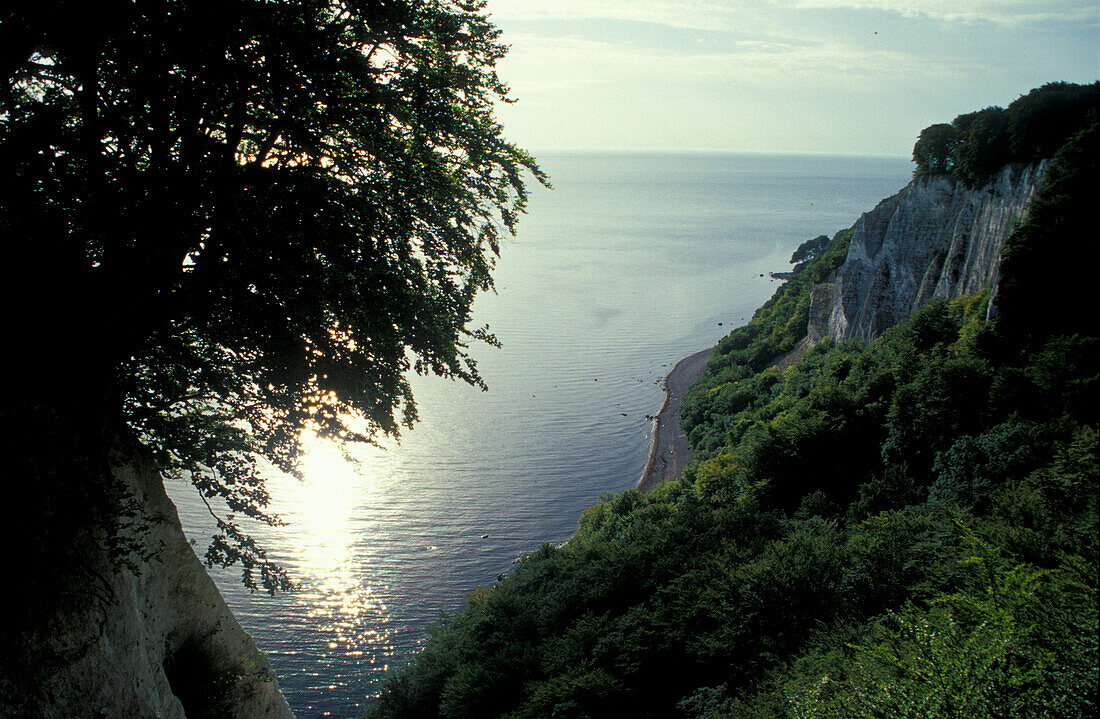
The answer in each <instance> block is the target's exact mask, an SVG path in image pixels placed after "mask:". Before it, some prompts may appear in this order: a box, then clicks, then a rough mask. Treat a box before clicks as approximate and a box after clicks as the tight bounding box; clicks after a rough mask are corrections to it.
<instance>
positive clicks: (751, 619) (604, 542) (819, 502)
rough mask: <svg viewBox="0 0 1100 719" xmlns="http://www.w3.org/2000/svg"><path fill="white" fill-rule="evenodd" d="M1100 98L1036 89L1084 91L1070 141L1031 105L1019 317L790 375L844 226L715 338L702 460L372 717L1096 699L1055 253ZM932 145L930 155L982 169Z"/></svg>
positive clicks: (440, 657) (928, 322)
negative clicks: (1031, 179) (1040, 179)
mask: <svg viewBox="0 0 1100 719" xmlns="http://www.w3.org/2000/svg"><path fill="white" fill-rule="evenodd" d="M1096 88H1097V86H1096V85H1093V86H1090V87H1085V88H1076V89H1075V87H1074V86H1064V85H1050V86H1045V87H1044V88H1041V89H1040V90H1036V91H1034V92H1033V93H1031V95H1029V96H1026V98H1030V99H1028V100H1027V102H1028V103H1031V106H1035V107H1042V106H1044V99H1051V98H1054V99H1057V98H1059V97H1065V96H1066V95H1067V94H1068V95H1073V94H1074V93H1077V94H1076V95H1074V97H1077V96H1078V95H1080V96H1084V97H1086V98H1087V101H1084V102H1080V103H1077V104H1074V105H1073V108H1074V109H1073V115H1072V118H1067V117H1065V116H1063V115H1059V121H1058V128H1056V129H1057V133H1060V134H1057V137H1056V138H1055V139H1056V142H1055V141H1054V140H1052V139H1051V136H1050V134H1049V133H1048V132H1047V130H1050V123H1049V122H1047V120H1044V119H1043V118H1045V117H1046V115H1045V114H1043V113H1035V114H1034V118H1035V119H1034V122H1037V123H1039V122H1044V123H1046V125H1045V126H1044V127H1045V130H1044V133H1041V135H1042V137H1041V141H1042V144H1041V146H1040V145H1037V146H1036V148H1028V147H1025V146H1024V145H1020V146H1019V147H1018V148H1016V149H1017V150H1019V152H1020V153H1023V154H1021V155H1020V157H1025V156H1026V160H1027V161H1031V160H1034V159H1040V158H1052V160H1053V161H1052V163H1051V167H1050V170H1049V172H1048V174H1047V176H1046V180H1045V183H1044V186H1043V190H1042V193H1041V195H1040V197H1039V199H1037V200H1036V201H1035V202H1034V203H1033V205H1032V207H1031V209H1030V212H1029V216H1028V218H1027V220H1026V221H1025V222H1024V223H1022V224H1021V225H1020V226H1019V227H1018V228H1017V230H1016V231H1015V232H1014V233H1013V235H1012V237H1011V238H1010V240H1009V242H1008V246H1007V247H1006V250H1005V255H1004V260H1003V265H1002V270H1003V274H1002V280H1001V283H1000V286H999V288H998V293H997V300H996V301H997V305H998V309H999V314H998V313H989V312H987V308H988V303H989V298H990V296H991V294H992V289H993V288H989V289H987V290H986V291H984V292H982V293H978V294H976V295H970V296H966V297H962V298H960V299H958V300H953V301H950V302H945V301H934V302H932V303H930V304H928V305H926V306H925V307H924V308H922V309H921V310H919V311H918V312H916V313H914V314H913V315H912V316H911V317H910V318H909V319H908V320H907V321H906V322H904V323H902V324H900V325H898V326H897V327H894V328H893V329H891V330H889V331H887V332H885V333H884V334H883V335H882V336H880V337H878V338H877V339H875V340H874V341H872V342H870V343H868V342H864V341H861V340H854V341H851V342H848V343H844V344H834V343H833V342H831V341H830V340H823V341H822V342H820V343H818V344H817V345H816V346H814V347H813V348H812V349H810V350H809V351H807V352H806V353H805V354H804V355H803V357H802V358H801V360H800V361H799V363H798V364H796V365H794V366H791V367H787V368H785V369H780V368H778V367H774V366H769V365H771V364H772V363H773V361H774V360H775V359H776V358H778V357H780V356H781V355H783V354H784V353H786V352H788V351H789V350H790V349H792V348H793V347H794V346H795V344H796V343H797V342H798V341H799V340H800V339H801V338H802V337H803V336H804V334H805V328H806V322H807V313H808V310H809V297H810V291H811V289H812V286H813V284H814V283H815V282H818V281H820V280H821V279H822V278H823V277H825V276H826V275H827V274H828V273H829V272H830V271H831V270H832V269H834V268H836V267H837V266H839V264H840V263H842V262H843V261H844V257H845V252H846V249H847V242H848V240H849V237H850V235H849V232H848V231H844V232H840V233H838V234H837V235H836V236H835V237H833V238H832V240H831V241H830V242H829V244H828V246H827V247H826V248H824V250H823V251H821V252H819V253H818V256H817V257H815V258H814V259H812V260H811V261H810V262H808V263H807V264H805V265H804V266H802V267H801V269H800V270H799V271H798V272H797V274H796V275H795V277H794V278H793V279H792V280H790V281H789V282H788V283H786V284H785V285H784V286H783V287H781V288H780V289H779V290H778V291H777V292H776V294H775V296H774V297H773V298H772V299H771V300H770V301H769V302H768V303H767V304H765V305H764V306H763V307H762V308H761V309H760V310H759V311H758V312H757V314H756V315H755V316H754V318H753V320H752V321H751V322H750V323H749V324H748V325H747V326H745V327H743V328H740V329H737V330H735V331H734V332H733V333H731V334H730V335H729V336H728V337H726V338H725V339H724V340H723V341H722V342H721V343H719V345H718V346H717V347H716V348H715V350H714V354H713V358H712V360H711V363H710V365H709V367H708V370H707V373H706V376H705V377H704V379H703V380H702V381H701V382H700V383H698V384H697V385H696V386H695V387H694V388H693V389H692V390H691V392H690V393H689V395H688V397H687V398H686V399H685V402H684V405H683V410H682V423H683V426H684V429H685V430H686V431H687V432H688V433H689V435H690V437H691V440H692V444H693V446H694V448H695V451H696V461H695V462H694V463H693V464H692V465H690V466H689V467H688V468H687V471H686V472H685V476H684V478H683V479H682V480H681V481H680V482H677V483H673V484H669V485H665V486H662V487H660V488H658V489H657V490H655V491H653V492H652V493H650V494H641V493H639V492H637V491H633V490H632V491H628V492H624V493H622V494H619V495H615V496H609V497H607V498H606V501H604V502H603V503H601V504H599V505H597V506H595V507H592V508H591V509H589V510H588V511H587V512H585V513H584V515H583V516H582V517H581V519H580V523H579V527H578V531H577V534H576V536H575V537H574V538H573V539H572V540H571V541H570V542H568V543H567V544H565V545H564V546H562V547H551V546H549V545H547V546H544V547H542V548H541V549H539V550H538V551H536V552H534V553H533V554H531V555H529V556H528V557H526V558H525V559H524V560H523V561H521V562H520V563H519V564H518V566H517V567H516V569H515V571H514V572H513V573H512V574H511V575H510V576H508V577H507V578H505V579H504V580H502V581H500V582H499V583H497V584H496V585H495V586H492V587H487V588H483V589H479V590H478V591H476V592H474V593H472V594H471V595H470V597H469V603H468V605H467V607H466V608H465V609H463V610H462V611H461V612H458V613H456V614H453V615H450V616H447V617H445V618H444V619H442V620H441V621H440V622H439V623H438V624H437V625H436V626H435V628H434V629H433V631H432V636H431V640H430V642H429V643H428V644H427V645H426V647H425V649H424V650H423V651H422V653H421V654H420V655H419V656H418V658H417V659H416V660H415V662H414V663H413V664H411V665H410V666H409V667H408V668H406V669H405V670H403V671H402V672H400V673H399V674H397V675H396V676H395V677H394V679H393V680H392V681H391V682H390V684H389V685H388V687H387V688H386V691H385V693H384V694H383V696H382V698H381V700H380V701H379V703H378V704H377V705H376V706H375V707H374V709H373V710H372V712H371V714H370V716H372V717H375V718H382V717H405V718H408V717H455V718H457V717H470V718H473V717H479V718H481V717H509V718H514V719H519V718H521V717H523V718H526V717H530V718H532V719H534V718H536V717H576V718H581V717H675V716H680V717H687V718H692V719H703V718H707V719H716V718H720V717H754V718H762V717H800V718H801V717H838V718H840V717H985V716H990V717H993V716H1014V717H1091V716H1095V715H1096V712H1097V693H1098V692H1097V671H1098V669H1097V566H1098V560H1100V555H1098V546H1097V542H1098V534H1097V532H1098V524H1097V490H1098V480H1097V407H1098V400H1100V397H1098V396H1097V376H1098V370H1100V338H1098V337H1097V335H1096V332H1095V330H1094V328H1093V324H1094V323H1092V322H1091V320H1090V318H1089V316H1088V314H1089V311H1090V310H1091V303H1088V301H1087V297H1086V295H1085V292H1086V291H1087V288H1086V287H1085V286H1084V285H1085V283H1084V282H1083V281H1082V280H1081V279H1080V278H1078V277H1066V276H1065V275H1064V274H1061V273H1057V272H1054V271H1052V269H1053V268H1058V267H1060V266H1066V265H1070V264H1072V263H1073V262H1075V261H1077V259H1078V258H1080V257H1082V256H1084V255H1086V254H1087V249H1088V246H1089V245H1090V244H1091V238H1092V237H1093V235H1094V231H1092V228H1091V215H1090V213H1089V212H1088V211H1087V207H1086V205H1087V203H1089V202H1090V200H1091V196H1092V192H1091V190H1090V189H1089V188H1093V187H1095V186H1096V184H1097V181H1098V179H1100V178H1098V173H1097V158H1098V156H1100V154H1098V150H1100V148H1098V146H1097V141H1098V138H1100V127H1098V115H1097V101H1096V94H1097V93H1096ZM1037 93H1038V95H1037ZM1024 99H1025V98H1022V99H1021V101H1018V102H1022V101H1023V100H1024ZM1070 104H1072V103H1070ZM983 112H987V111H983ZM1002 112H1004V111H1002ZM987 114H990V115H991V116H992V115H996V114H997V113H995V112H994V113H990V112H987ZM964 117H966V116H964ZM1048 119H1049V118H1048ZM956 123H959V121H958V120H957V121H956ZM1032 129H1034V128H1032ZM927 133H928V131H926V133H922V135H921V138H922V141H924V140H925V139H926V134H927ZM1013 133H1014V134H1013V137H1039V135H1040V134H1039V133H1036V132H1030V130H1029V128H1028V126H1026V123H1025V124H1022V125H1016V126H1013ZM986 139H988V137H987V136H986V135H983V134H981V133H978V132H975V133H972V134H970V135H968V136H967V137H966V138H965V141H963V142H960V141H957V138H956V141H955V142H954V144H953V145H952V146H951V147H950V149H949V152H950V153H953V154H952V155H951V156H952V157H955V158H961V157H969V158H971V159H973V157H974V155H973V154H972V153H973V152H974V151H975V148H976V147H978V146H980V145H981V143H982V142H984V141H985V140H986ZM970 143H973V144H970ZM1051 143H1053V144H1051ZM921 148H922V145H921V142H918V145H917V148H916V149H915V159H917V161H918V171H919V172H932V171H939V172H951V171H953V170H954V169H955V168H957V167H958V163H957V161H955V160H952V161H945V162H944V163H941V164H939V165H927V164H926V165H925V166H921V165H920V162H921V159H920V152H921V151H922V150H921ZM968 153H971V154H968ZM1033 155H1034V156H1033ZM968 162H970V160H968ZM979 165H980V163H979V164H978V165H974V164H973V163H971V164H970V165H967V167H976V166H979ZM989 169H990V170H991V171H992V170H995V169H996V168H995V167H992V166H990V167H989ZM991 314H993V315H998V316H997V318H996V319H994V320H992V321H987V317H989V316H990V315H991Z"/></svg>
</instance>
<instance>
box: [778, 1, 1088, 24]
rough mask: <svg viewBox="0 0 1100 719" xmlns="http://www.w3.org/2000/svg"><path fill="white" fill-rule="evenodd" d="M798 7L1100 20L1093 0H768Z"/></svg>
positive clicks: (990, 18)
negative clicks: (902, 0)
mask: <svg viewBox="0 0 1100 719" xmlns="http://www.w3.org/2000/svg"><path fill="white" fill-rule="evenodd" d="M771 2H772V4H773V5H777V6H780V7H790V8H795V9H800V10H878V11H882V12H890V13H895V14H898V15H903V16H905V17H924V18H929V19H933V20H942V21H946V22H990V23H995V24H998V25H1010V26H1022V25H1032V24H1036V23H1043V22H1066V23H1078V22H1083V21H1084V22H1087V21H1092V22H1094V23H1095V22H1096V21H1097V20H1100V11H1098V9H1097V5H1096V2H1095V0H1083V1H1082V0H1062V1H1061V2H1059V1H1058V0H967V1H966V2H959V0H907V1H906V2H898V0H771Z"/></svg>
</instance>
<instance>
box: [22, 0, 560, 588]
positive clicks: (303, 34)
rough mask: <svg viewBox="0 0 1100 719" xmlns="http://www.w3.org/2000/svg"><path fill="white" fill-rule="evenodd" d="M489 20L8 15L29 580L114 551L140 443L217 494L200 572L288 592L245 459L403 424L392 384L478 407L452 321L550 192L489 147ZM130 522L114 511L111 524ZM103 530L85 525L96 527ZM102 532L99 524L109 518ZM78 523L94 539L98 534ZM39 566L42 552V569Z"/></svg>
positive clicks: (475, 378) (419, 10)
mask: <svg viewBox="0 0 1100 719" xmlns="http://www.w3.org/2000/svg"><path fill="white" fill-rule="evenodd" d="M484 5H485V3H484V2H483V0H337V1H336V2H333V1H332V0H218V1H216V2H215V1H213V0H198V1H193V0H106V1H105V2H99V3H84V2H75V1H73V0H34V1H33V2H25V1H19V2H15V3H11V4H7V5H6V9H4V10H2V11H0V64H2V66H3V68H2V69H3V73H4V77H3V86H2V87H0V167H2V168H3V171H4V173H5V175H6V176H7V182H6V183H5V184H6V185H7V187H8V190H6V191H5V192H4V193H3V194H2V195H0V236H2V237H3V238H4V245H5V248H4V254H5V260H6V265H7V267H8V270H9V274H10V275H12V277H11V278H9V279H11V280H14V279H15V277H18V278H19V279H20V280H23V281H22V282H19V283H15V282H14V281H10V282H8V283H7V284H8V286H7V287H6V292H7V293H8V296H7V297H6V298H5V299H6V300H7V302H6V307H7V308H8V318H9V319H8V323H7V330H8V331H7V333H6V334H7V338H6V340H5V344H7V345H8V348H9V350H8V352H7V354H8V355H9V358H10V359H12V360H14V365H15V366H14V369H13V374H11V375H10V377H11V383H10V391H9V396H8V401H7V402H6V405H5V411H4V429H5V430H6V436H7V437H8V439H9V441H11V442H13V444H14V443H21V444H22V447H21V452H20V453H19V457H20V458H19V459H17V460H16V461H14V466H12V467H10V468H9V471H10V473H11V474H10V476H11V477H12V478H13V479H12V481H10V482H5V484H9V485H16V484H18V485H20V486H21V487H23V488H24V489H25V491H27V492H29V495H30V496H29V497H26V498H25V499H26V501H25V502H23V503H22V506H24V507H25V508H26V510H25V511H26V514H25V516H24V517H23V521H21V522H17V524H18V528H17V530H16V531H18V532H19V533H21V535H22V537H21V541H22V542H24V543H26V546H28V547H30V550H29V555H28V556H29V559H30V561H29V562H28V563H29V564H35V563H41V562H42V561H44V560H46V559H49V560H50V561H53V558H51V557H52V555H49V552H50V551H52V549H51V548H53V549H57V548H58V547H59V546H60V545H62V544H65V543H66V542H68V541H70V539H71V536H70V535H71V534H72V531H76V530H72V531H70V530H68V529H65V528H66V527H67V526H68V525H69V524H70V523H75V524H76V525H87V524H89V523H91V524H93V525H96V524H97V523H98V527H99V530H102V531H101V532H100V534H101V535H105V536H112V532H113V530H114V528H115V527H116V525H117V522H118V521H119V518H120V517H122V516H123V515H124V514H125V511H121V510H120V507H123V505H124V502H121V500H119V498H118V496H117V492H116V491H115V489H112V487H111V481H110V479H109V473H108V471H107V470H108V466H109V464H108V459H107V457H108V452H109V451H110V450H111V449H112V447H114V448H116V450H117V447H118V446H119V444H118V442H117V438H118V437H119V436H126V435H136V436H137V437H138V438H139V439H141V440H142V441H143V442H144V443H145V444H146V445H147V446H149V447H150V448H151V449H152V451H153V452H154V456H155V458H156V459H157V460H158V461H159V463H160V465H161V466H162V467H163V468H164V470H165V471H167V472H175V473H190V476H191V478H192V481H193V482H194V483H195V485H196V486H197V487H198V489H199V490H200V491H201V492H202V494H203V495H204V497H205V498H207V499H212V498H215V497H220V498H221V499H222V500H224V503H225V505H226V506H227V507H228V513H227V514H222V515H219V516H218V524H219V527H220V536H219V537H217V538H216V539H215V541H214V543H213V545H212V546H211V548H210V551H209V553H208V554H207V558H208V561H211V562H219V563H222V564H229V563H232V562H234V561H241V562H242V565H243V567H244V580H245V582H246V583H247V584H249V585H250V586H255V585H256V579H255V577H254V574H253V572H254V570H255V571H257V572H259V575H260V582H261V583H262V584H263V585H264V586H267V587H269V588H270V587H274V586H276V585H278V584H280V583H281V582H283V581H284V578H283V576H282V575H281V573H280V572H278V570H277V569H275V568H273V567H272V566H271V565H270V563H269V562H268V561H267V559H266V558H265V556H264V555H263V552H262V550H260V549H259V548H257V547H256V546H255V544H254V543H252V542H251V540H250V539H249V538H248V536H247V535H246V534H245V533H244V532H243V531H242V530H241V528H240V527H239V526H238V524H237V523H236V521H235V520H233V519H232V517H233V515H234V514H237V515H245V516H250V517H253V518H257V519H261V520H267V521H273V518H272V517H270V516H268V515H267V514H266V513H265V511H264V506H265V504H266V500H267V495H266V493H265V491H264V487H263V482H262V479H261V478H259V477H258V476H257V473H256V457H257V455H262V456H266V457H267V458H269V459H270V460H272V461H273V462H274V463H275V464H277V465H278V466H279V467H282V468H284V469H291V468H293V466H294V464H295V461H296V457H297V454H298V451H299V436H300V434H301V432H302V430H304V429H310V430H313V431H315V432H317V433H318V434H319V435H321V436H323V437H327V438H336V439H341V440H369V439H370V438H371V437H373V436H375V435H376V434H377V433H379V432H382V433H396V432H397V431H398V429H399V427H400V426H401V424H402V423H404V424H409V423H411V422H412V421H413V420H414V419H415V417H416V412H415V405H414V404H413V398H412V396H411V393H410V389H409V383H408V381H407V379H406V375H407V374H408V373H409V372H410V371H416V372H420V373H427V372H433V373H435V374H438V375H442V376H444V377H452V378H458V379H462V380H464V381H466V382H469V383H471V384H474V385H481V384H482V382H481V378H480V377H479V375H478V372H477V368H476V366H475V364H474V362H473V361H472V360H471V359H470V358H469V356H468V354H467V351H466V349H467V342H468V341H469V340H471V339H475V340H478V339H479V340H486V341H489V342H493V339H492V336H491V335H489V334H488V332H487V331H486V330H485V329H480V330H475V329H468V328H467V323H468V320H469V318H470V305H471V302H472V300H473V298H474V296H475V294H476V293H477V292H479V291H482V290H486V289H488V288H489V287H491V284H492V280H491V278H490V274H489V272H490V269H491V268H492V266H493V261H494V258H495V255H496V253H497V251H498V244H499V241H500V237H501V236H502V234H505V233H507V232H509V231H512V230H513V227H514V222H515V220H516V217H517V214H518V213H521V212H522V211H523V209H524V205H525V202H526V198H527V193H526V190H525V186H524V182H525V178H524V173H525V172H528V171H529V172H531V173H533V174H534V176H535V177H536V178H538V179H540V180H543V179H544V177H543V175H542V173H541V172H540V171H539V169H538V168H537V166H536V165H535V163H534V161H533V160H532V159H531V157H530V156H528V155H527V154H526V153H524V152H523V151H522V150H520V149H517V148H516V147H515V146H513V145H512V144H510V143H508V142H507V141H506V140H505V139H503V138H502V135H501V127H500V125H499V124H498V123H497V122H496V120H495V119H494V112H493V111H494V104H495V103H497V102H508V101H510V99H509V97H508V90H507V88H506V87H505V86H504V85H503V84H502V83H501V81H500V80H499V78H498V76H497V74H496V72H495V70H494V67H495V64H496V62H497V61H498V60H499V59H500V58H501V57H502V56H503V55H504V53H505V51H506V46H504V45H503V44H501V43H500V42H499V31H498V30H497V29H496V28H495V27H494V26H493V25H492V24H491V23H490V22H489V20H488V18H487V16H486V14H485V12H484ZM123 509H124V507H123ZM93 515H94V516H93ZM99 515H102V516H99ZM94 517H99V519H95V518H94ZM47 555H49V556H47Z"/></svg>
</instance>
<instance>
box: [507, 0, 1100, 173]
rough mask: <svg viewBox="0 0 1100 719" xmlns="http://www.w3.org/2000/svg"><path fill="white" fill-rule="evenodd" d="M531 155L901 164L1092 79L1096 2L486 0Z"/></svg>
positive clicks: (511, 117)
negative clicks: (1047, 91)
mask: <svg viewBox="0 0 1100 719" xmlns="http://www.w3.org/2000/svg"><path fill="white" fill-rule="evenodd" d="M488 12H489V13H490V15H491V16H492V18H493V20H494V21H495V23H496V24H497V26H498V27H500V29H501V30H502V32H503V35H502V38H501V40H502V41H503V42H504V43H506V44H508V45H510V46H511V50H510V52H509V54H508V56H507V57H506V58H505V59H504V60H502V61H501V63H500V65H499V67H498V71H499V73H500V76H501V78H502V79H503V80H504V82H505V83H507V84H508V85H509V86H510V88H511V90H512V95H513V97H515V98H517V99H518V102H517V103H515V104H513V105H507V106H501V107H500V109H499V112H498V117H499V119H500V120H501V122H502V123H503V124H504V127H505V130H506V132H505V134H506V136H507V137H508V138H509V139H510V140H512V141H513V142H515V143H516V144H518V145H519V146H521V147H523V148H525V149H528V150H531V151H532V152H534V153H535V154H536V155H537V154H538V152H539V151H543V152H545V151H558V150H580V151H593V150H660V151H738V152H746V151H748V152H793V153H823V154H854V155H887V156H898V157H908V156H909V155H910V154H911V152H912V148H913V142H914V141H915V139H916V137H917V134H918V133H919V132H920V130H921V129H923V128H924V127H927V126H928V125H931V124H933V123H937V122H950V121H951V120H952V119H953V118H954V117H955V116H957V115H959V114H962V113H965V112H970V111H973V110H978V109H981V108H984V107H988V106H991V105H1000V106H1002V107H1003V106H1005V105H1008V104H1009V103H1010V102H1012V101H1013V100H1015V99H1016V98H1017V97H1019V96H1020V95H1023V94H1026V93H1027V92H1028V91H1029V90H1031V89H1032V88H1034V87H1038V86H1040V85H1042V84H1044V83H1047V82H1053V81H1068V82H1079V83H1089V82H1094V81H1096V80H1098V79H1100V0H908V1H907V2H899V1H896V0H489V5H488Z"/></svg>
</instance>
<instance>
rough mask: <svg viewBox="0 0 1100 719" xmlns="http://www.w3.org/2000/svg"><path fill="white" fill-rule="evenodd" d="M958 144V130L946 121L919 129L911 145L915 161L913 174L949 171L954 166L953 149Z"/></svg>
mask: <svg viewBox="0 0 1100 719" xmlns="http://www.w3.org/2000/svg"><path fill="white" fill-rule="evenodd" d="M958 144H959V133H958V131H957V130H956V129H955V128H954V127H953V126H951V125H948V124H946V123H940V124H938V125H929V126H928V127H926V128H924V129H923V130H921V133H920V135H919V136H918V137H917V143H916V144H915V145H913V162H915V163H917V169H916V170H915V171H914V174H917V175H932V174H938V173H946V172H950V171H951V169H952V168H953V167H954V166H955V149H956V148H957V146H958Z"/></svg>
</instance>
